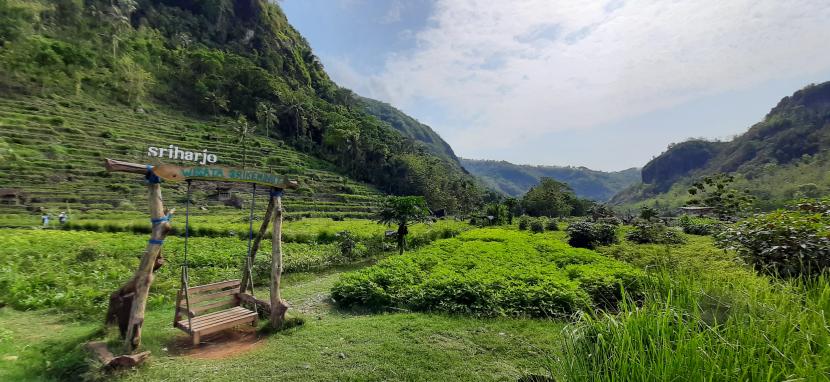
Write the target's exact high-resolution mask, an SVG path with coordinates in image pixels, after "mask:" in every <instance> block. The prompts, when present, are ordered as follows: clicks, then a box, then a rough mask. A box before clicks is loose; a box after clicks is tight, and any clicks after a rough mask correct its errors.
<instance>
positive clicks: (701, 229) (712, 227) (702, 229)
mask: <svg viewBox="0 0 830 382" xmlns="http://www.w3.org/2000/svg"><path fill="white" fill-rule="evenodd" d="M677 225H678V226H679V227H680V228H681V229H683V233H687V234H689V235H711V234H713V233H715V231H716V230H717V229H718V226H719V224H718V223H717V222H716V221H714V220H712V219H707V218H695V217H691V216H689V215H684V216H681V217H680V218H679V219H677Z"/></svg>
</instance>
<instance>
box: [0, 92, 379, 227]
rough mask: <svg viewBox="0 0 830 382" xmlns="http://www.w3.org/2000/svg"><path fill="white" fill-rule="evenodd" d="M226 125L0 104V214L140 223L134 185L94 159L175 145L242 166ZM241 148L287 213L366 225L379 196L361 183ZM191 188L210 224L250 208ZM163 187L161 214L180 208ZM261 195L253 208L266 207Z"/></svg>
mask: <svg viewBox="0 0 830 382" xmlns="http://www.w3.org/2000/svg"><path fill="white" fill-rule="evenodd" d="M234 124H235V122H232V121H220V120H204V119H199V118H197V117H192V116H184V115H181V114H178V113H176V112H172V111H167V110H158V109H149V110H146V111H144V110H133V109H130V108H126V107H119V106H112V105H105V104H101V103H97V102H94V101H89V100H86V99H78V98H61V97H57V96H52V97H49V98H36V97H24V98H4V99H0V198H2V203H0V216H4V217H5V220H6V221H14V220H19V219H16V218H18V217H19V218H25V219H31V218H32V217H33V216H34V217H36V216H39V214H40V212H41V211H43V210H46V211H49V212H50V213H53V214H57V213H59V211H61V210H66V209H69V210H70V211H72V212H73V214H75V215H76V216H77V215H81V216H83V215H85V213H86V214H94V215H96V216H100V215H102V214H104V213H106V212H111V211H114V210H117V211H118V214H119V215H125V216H135V217H140V216H143V215H144V211H145V209H146V204H147V203H146V199H145V198H146V197H145V188H144V185H143V183H142V179H141V178H140V177H138V176H135V175H131V174H118V173H108V172H106V171H105V170H104V167H103V160H104V158H114V159H119V160H125V161H131V162H136V163H155V162H156V161H157V159H156V158H149V157H148V156H147V148H148V146H157V147H164V146H167V145H170V144H175V145H177V146H179V147H180V148H182V149H187V150H191V151H197V150H198V151H201V150H203V149H207V150H208V152H210V153H214V154H216V155H217V156H218V158H219V162H218V163H217V164H220V165H224V166H230V167H242V166H243V152H242V149H241V148H240V147H241V145H240V144H239V142H240V139H239V135H238V134H237V133H236V132H235V131H234ZM247 145H248V149H247V155H246V162H247V163H245V165H246V167H248V168H256V169H259V170H265V171H272V172H274V173H280V174H285V175H287V176H288V177H289V178H290V179H295V180H297V181H298V182H299V183H300V188H299V189H298V190H296V191H292V192H289V193H287V195H286V198H285V205H286V209H287V212H288V214H289V215H301V216H314V217H338V216H340V217H352V218H360V217H367V216H369V215H370V214H371V213H372V211H373V208H374V205H375V204H376V203H377V200H378V198H379V197H380V196H381V194H380V193H379V192H378V191H377V190H375V189H373V188H372V187H371V186H370V185H367V184H364V183H360V182H355V181H353V180H351V179H348V178H345V177H343V176H341V175H338V174H337V173H336V168H335V167H334V166H333V165H332V164H330V163H327V162H324V161H321V160H319V159H317V158H314V157H312V156H309V155H306V154H303V153H301V152H298V151H296V150H294V149H293V148H291V147H289V146H288V145H286V144H285V143H284V142H282V141H280V140H279V139H274V138H272V139H267V138H265V137H264V132H262V131H257V132H256V133H254V135H253V136H250V137H249V139H248V144H247ZM166 163H176V162H175V161H174V160H167V161H166ZM182 163H186V162H182ZM194 188H195V191H194V198H193V200H194V202H195V203H196V206H197V208H196V210H197V211H200V212H202V213H208V212H206V211H209V214H210V215H212V216H216V215H217V214H218V215H223V214H234V215H237V216H242V215H244V213H242V212H241V211H239V210H238V207H239V203H238V202H237V203H236V206H229V205H228V204H233V203H231V202H230V201H229V200H228V199H232V200H233V199H237V200H241V201H242V202H243V203H242V204H243V206H244V205H245V203H247V201H249V200H250V194H249V193H250V188H249V186H247V185H234V184H230V183H228V184H224V183H218V182H210V183H199V182H196V183H194ZM163 189H164V196H165V198H166V200H167V203H168V204H169V205H170V206H171V207H175V206H178V207H182V206H181V205H182V204H183V203H184V201H185V197H184V194H185V187H184V184H180V183H167V184H165V185H164V188H163ZM262 191H263V194H262V195H260V196H259V197H258V201H257V202H258V203H265V202H266V195H265V190H262ZM3 195H5V196H3ZM259 199H261V200H259ZM261 205H262V206H263V207H264V204H261ZM243 209H244V207H243ZM79 213H80V214H79Z"/></svg>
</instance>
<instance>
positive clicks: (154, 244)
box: [107, 161, 172, 352]
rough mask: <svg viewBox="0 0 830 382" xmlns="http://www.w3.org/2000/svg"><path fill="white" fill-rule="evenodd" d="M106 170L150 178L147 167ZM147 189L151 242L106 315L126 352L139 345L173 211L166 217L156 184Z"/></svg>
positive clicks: (112, 297) (121, 164) (119, 165)
mask: <svg viewBox="0 0 830 382" xmlns="http://www.w3.org/2000/svg"><path fill="white" fill-rule="evenodd" d="M107 170H109V171H119V172H129V173H137V174H145V175H147V174H148V172H149V175H152V172H150V170H149V169H148V168H147V166H142V165H138V164H131V163H124V162H117V163H113V162H109V161H108V162H107ZM147 190H148V198H149V204H150V217H151V219H152V221H153V222H157V223H155V224H153V230H152V232H151V234H150V241H149V242H148V243H147V248H146V249H145V250H144V254H143V255H142V256H141V263H140V264H139V266H138V269H136V271H135V273H133V277H132V278H130V280H129V281H127V283H126V284H124V286H122V287H121V288H119V289H118V290H117V291H115V292H113V293H112V294H111V295H110V306H109V310H108V312H107V322H108V323H112V322H114V321H116V320H117V321H118V326H119V328H120V330H121V335H122V336H123V337H124V341H125V342H124V344H125V347H126V349H127V351H128V352H132V351H134V350H135V349H137V348H138V347H139V346H140V345H141V327H142V325H143V324H144V309H145V307H146V306H147V296H148V294H149V292H150V285H152V283H153V271H154V270H156V269H158V268H159V267H161V265H162V264H163V262H164V261H163V258H162V257H161V245H162V243H163V242H164V239H165V238H167V235H168V234H169V233H170V230H171V228H172V226H171V225H170V222H169V216H170V215H172V211H171V212H170V213H168V214H166V213H165V211H164V202H163V199H162V197H161V185H160V184H159V183H158V182H157V181H150V182H148V184H147ZM127 312H129V314H127Z"/></svg>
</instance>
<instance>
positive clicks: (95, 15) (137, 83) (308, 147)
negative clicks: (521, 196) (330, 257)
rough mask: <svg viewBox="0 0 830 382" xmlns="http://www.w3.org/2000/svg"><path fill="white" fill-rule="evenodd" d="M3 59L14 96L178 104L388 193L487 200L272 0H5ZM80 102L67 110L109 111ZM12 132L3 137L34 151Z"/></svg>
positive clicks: (158, 108) (151, 106)
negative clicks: (336, 71)
mask: <svg viewBox="0 0 830 382" xmlns="http://www.w3.org/2000/svg"><path fill="white" fill-rule="evenodd" d="M0 68H2V70H0V91H2V95H3V97H4V98H11V97H15V98H18V99H21V100H22V101H21V102H20V103H19V104H21V105H25V104H27V102H26V101H25V99H26V98H27V97H45V98H53V99H63V98H68V99H78V100H91V102H93V103H96V102H104V103H107V104H112V105H114V106H118V107H127V108H130V109H131V110H135V111H138V112H142V111H151V112H154V113H166V112H167V111H168V110H173V111H175V112H177V113H179V112H181V113H184V114H187V115H188V116H189V117H188V118H195V120H198V121H205V122H208V123H209V124H211V125H213V124H215V125H217V126H220V128H225V129H227V132H228V133H229V134H233V135H237V136H239V135H248V134H253V135H257V136H259V137H263V138H266V139H269V140H274V141H281V142H285V143H287V144H288V145H289V146H290V147H291V148H293V149H295V150H299V151H300V152H302V153H305V154H308V155H311V156H312V157H315V158H319V159H322V160H324V161H326V162H329V163H333V164H334V165H335V166H336V171H338V172H340V173H343V174H347V175H349V176H351V177H353V178H355V179H357V180H360V181H365V182H369V183H372V184H374V185H375V186H377V188H378V189H380V190H381V191H383V192H388V193H393V194H421V195H424V196H426V198H427V201H428V202H429V203H430V206H431V207H433V208H446V209H448V210H451V211H452V210H455V211H457V210H466V209H468V208H471V206H474V205H476V204H477V203H478V202H479V198H480V189H479V188H478V187H476V186H475V182H474V181H473V179H472V178H471V177H470V176H469V175H467V174H465V173H464V171H463V170H462V169H460V168H459V167H458V166H457V164H456V163H453V162H452V161H451V160H448V158H446V157H445V156H439V155H435V154H433V153H432V152H430V150H427V149H425V147H424V145H423V144H422V143H420V142H418V141H417V140H416V139H413V138H412V137H410V136H406V135H403V134H401V133H399V132H398V131H396V130H395V129H394V128H392V127H391V126H390V125H389V124H388V123H386V122H383V121H381V120H379V119H377V118H375V117H374V116H372V115H370V114H368V113H367V112H366V111H365V110H364V107H363V101H362V100H361V99H360V98H358V97H357V96H356V95H354V94H353V93H352V92H351V91H349V90H348V89H344V88H341V87H338V86H337V85H336V84H335V83H334V82H332V81H331V80H330V79H329V77H328V76H327V74H326V73H325V71H324V69H323V67H322V65H321V64H320V62H319V61H318V60H317V58H316V57H315V56H314V54H313V52H312V51H311V49H310V48H309V46H308V44H307V43H306V41H305V39H304V38H303V37H302V36H300V35H299V34H298V33H297V31H296V30H294V28H292V27H291V25H289V24H288V21H287V20H286V17H285V15H284V14H283V12H282V11H281V10H280V8H279V6H277V5H275V4H271V3H268V2H267V1H265V0H216V1H191V0H138V1H135V0H113V1H110V0H88V1H80V0H54V1H45V0H40V1H22V0H4V1H0ZM34 103H37V102H34ZM75 104H76V103H73V102H69V103H68V105H69V106H61V107H62V108H64V109H66V110H63V109H61V112H65V113H68V114H71V115H73V116H78V115H87V114H89V115H90V116H95V117H96V118H97V117H98V116H99V115H98V114H97V113H96V112H95V111H94V110H89V109H87V108H84V107H75V106H74V105H75ZM80 104H86V101H82V102H80ZM9 111H10V112H14V110H9ZM35 114H37V113H35ZM196 125H198V123H196ZM115 127H118V125H117V124H116V125H115ZM130 128H137V129H152V126H144V127H138V126H131V127H130ZM81 129H82V128H81ZM203 132H204V133H205V134H207V133H208V130H205V131H203ZM128 133H129V134H135V133H138V132H136V131H130V132H128ZM142 133H145V132H142ZM197 137H198V135H197ZM7 139H8V138H6V137H5V134H4V138H3V141H2V142H0V145H4V146H9V145H11V146H12V147H11V148H12V149H17V150H20V149H24V150H25V149H27V148H26V147H21V146H16V147H15V145H21V143H16V142H9V141H7ZM240 142H241V141H240ZM161 143H169V142H161ZM193 145H195V146H197V147H203V146H204V148H210V147H211V143H210V141H209V140H202V139H196V140H195V141H194V142H193ZM238 145H239V149H240V151H241V148H242V145H241V143H239V144H238ZM0 147H3V146H0ZM29 149H35V150H39V149H38V148H29ZM102 151H104V153H105V154H108V152H106V150H102Z"/></svg>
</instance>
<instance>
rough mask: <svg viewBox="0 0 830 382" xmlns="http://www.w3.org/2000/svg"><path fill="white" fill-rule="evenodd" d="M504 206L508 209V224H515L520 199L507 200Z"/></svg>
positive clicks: (511, 198)
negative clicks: (514, 218) (514, 216)
mask: <svg viewBox="0 0 830 382" xmlns="http://www.w3.org/2000/svg"><path fill="white" fill-rule="evenodd" d="M504 206H505V207H507V224H513V215H514V214H516V209H517V208H518V207H519V199H516V198H513V197H510V198H507V199H505V200H504Z"/></svg>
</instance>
